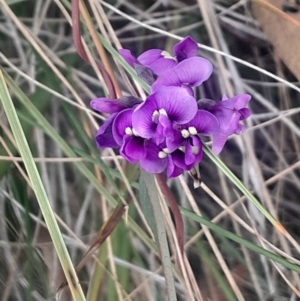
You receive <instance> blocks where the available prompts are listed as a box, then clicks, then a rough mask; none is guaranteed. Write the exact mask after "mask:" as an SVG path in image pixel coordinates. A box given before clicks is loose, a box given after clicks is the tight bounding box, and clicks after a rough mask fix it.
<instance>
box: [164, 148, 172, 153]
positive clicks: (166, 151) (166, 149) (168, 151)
mask: <svg viewBox="0 0 300 301" xmlns="http://www.w3.org/2000/svg"><path fill="white" fill-rule="evenodd" d="M163 151H164V152H165V153H166V154H171V153H172V152H171V151H170V150H169V149H168V148H164V149H163Z"/></svg>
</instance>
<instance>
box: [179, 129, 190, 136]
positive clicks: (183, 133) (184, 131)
mask: <svg viewBox="0 0 300 301" xmlns="http://www.w3.org/2000/svg"><path fill="white" fill-rule="evenodd" d="M181 135H182V137H183V138H188V137H190V133H189V131H188V130H186V129H184V130H182V131H181Z"/></svg>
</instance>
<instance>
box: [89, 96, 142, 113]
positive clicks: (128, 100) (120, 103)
mask: <svg viewBox="0 0 300 301" xmlns="http://www.w3.org/2000/svg"><path fill="white" fill-rule="evenodd" d="M142 102H143V101H142V100H141V99H140V98H138V97H134V96H123V97H121V98H119V99H109V98H105V97H100V98H95V99H92V100H91V102H90V106H91V107H92V108H93V109H94V110H95V111H98V112H100V113H109V114H112V113H117V112H121V111H122V110H125V109H128V108H132V107H133V106H135V105H137V104H139V103H142Z"/></svg>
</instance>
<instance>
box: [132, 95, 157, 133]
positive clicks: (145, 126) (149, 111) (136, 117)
mask: <svg viewBox="0 0 300 301" xmlns="http://www.w3.org/2000/svg"><path fill="white" fill-rule="evenodd" d="M157 108H158V107H157V103H156V98H155V95H153V94H152V95H150V96H148V97H147V99H146V100H145V101H144V102H143V103H142V104H140V105H139V106H137V107H136V108H135V110H134V112H133V114H132V126H133V128H134V129H135V130H136V132H137V133H138V134H139V135H140V136H141V137H143V138H151V137H152V136H153V135H154V134H155V130H156V124H155V123H154V122H153V121H152V116H153V113H154V111H155V110H157Z"/></svg>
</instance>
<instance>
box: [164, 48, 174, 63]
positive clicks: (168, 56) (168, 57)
mask: <svg viewBox="0 0 300 301" xmlns="http://www.w3.org/2000/svg"><path fill="white" fill-rule="evenodd" d="M161 56H163V57H164V58H165V59H170V60H174V61H177V60H176V58H175V57H173V56H172V55H171V54H170V53H169V52H168V51H165V50H164V51H162V52H161Z"/></svg>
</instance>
